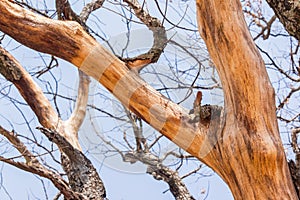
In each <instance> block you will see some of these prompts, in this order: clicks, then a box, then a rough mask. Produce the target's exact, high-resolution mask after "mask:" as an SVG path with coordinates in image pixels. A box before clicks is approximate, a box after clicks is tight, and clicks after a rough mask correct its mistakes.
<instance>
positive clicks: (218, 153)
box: [0, 0, 297, 200]
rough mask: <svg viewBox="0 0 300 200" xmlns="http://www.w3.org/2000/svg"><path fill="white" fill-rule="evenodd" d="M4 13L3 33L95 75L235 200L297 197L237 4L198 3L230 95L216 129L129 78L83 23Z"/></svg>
mask: <svg viewBox="0 0 300 200" xmlns="http://www.w3.org/2000/svg"><path fill="white" fill-rule="evenodd" d="M0 10H1V12H0V30H1V31H3V32H5V33H7V34H9V35H10V36H12V37H13V38H15V39H16V40H17V41H19V42H21V43H22V44H25V45H27V46H29V47H30V48H33V49H35V50H37V51H41V52H46V53H50V54H53V55H56V56H59V57H61V58H63V59H65V60H67V61H70V62H71V63H73V64H74V65H76V66H77V67H79V68H80V69H81V70H83V71H84V72H85V73H87V74H88V75H90V76H92V77H94V78H95V79H96V80H98V81H99V82H100V83H101V84H103V85H104V86H105V87H106V88H107V89H108V90H109V91H111V92H112V93H113V94H114V95H115V96H116V97H117V98H118V99H119V100H120V101H121V102H122V103H123V104H124V105H125V106H126V107H128V108H129V109H131V110H132V111H133V112H135V113H136V114H137V115H138V116H140V117H141V118H143V119H144V120H145V121H146V122H148V123H149V124H150V125H151V126H153V127H154V128H156V129H157V130H158V131H160V132H161V133H162V134H164V135H165V136H166V137H168V138H169V139H170V140H172V141H173V142H174V143H176V144H177V145H178V146H180V147H181V148H183V149H185V150H186V151H187V152H189V153H191V154H192V155H194V156H196V157H198V158H199V159H200V160H201V161H203V162H204V163H206V164H207V165H209V166H210V167H212V168H213V169H214V170H215V171H216V172H217V173H218V174H219V175H220V176H221V177H222V178H223V179H224V180H225V181H226V183H227V184H228V185H229V187H230V189H231V191H232V192H233V195H234V197H235V199H244V200H250V199H272V200H273V199H297V196H296V192H295V189H294V187H293V184H292V181H291V176H290V174H289V170H288V167H287V163H286V159H285V155H284V150H283V147H282V143H281V140H280V137H279V131H278V126H277V121H276V115H275V99H274V90H273V88H272V86H271V84H270V81H269V79H268V76H267V72H266V69H265V66H264V63H263V61H262V58H261V56H260V54H259V53H258V51H257V49H256V47H255V44H254V43H253V41H252V38H251V36H250V33H249V31H248V29H247V26H246V23H245V21H244V18H243V13H242V9H241V5H240V2H239V1H238V0H228V1H222V0H209V1H203V0H198V1H197V10H198V24H199V31H200V33H201V35H202V37H203V39H204V40H205V42H206V44H207V47H208V50H209V52H210V55H211V57H212V59H213V61H214V63H215V65H216V67H217V69H218V72H219V76H220V78H221V81H222V85H223V88H224V94H225V105H226V107H225V114H226V116H225V124H224V126H223V128H222V129H221V128H220V127H218V126H214V127H213V131H211V128H212V126H213V125H214V123H215V121H214V120H215V118H216V122H218V121H219V119H217V118H218V117H208V118H206V120H205V121H201V122H199V123H195V122H193V120H192V119H191V116H190V115H189V114H188V113H187V111H185V110H184V109H182V108H181V107H180V106H179V105H177V104H176V103H173V102H171V101H170V100H168V99H166V98H165V97H163V96H162V95H160V94H159V93H158V92H157V91H155V90H154V89H153V88H151V87H150V86H149V85H148V84H146V83H145V82H144V81H142V80H141V79H140V78H139V77H138V76H137V75H136V74H135V73H132V72H130V71H129V69H128V68H127V67H126V65H125V64H124V63H123V62H122V61H120V60H119V59H118V58H117V57H115V56H114V55H112V54H111V53H110V52H108V51H107V50H106V49H104V48H103V47H102V46H101V45H99V44H98V43H97V42H96V41H95V40H94V39H93V38H91V37H90V36H89V35H88V34H86V33H85V32H84V30H83V29H82V28H81V27H80V25H78V24H76V23H74V22H57V21H55V20H52V19H48V18H44V17H41V16H37V15H35V14H33V13H31V12H29V11H26V10H24V9H22V8H21V7H19V6H18V5H16V4H14V3H12V2H11V1H8V0H6V1H5V0H3V1H1V3H0ZM19 30H22V31H19ZM207 108H211V107H210V106H208V107H207ZM208 110H210V109H208ZM217 110H219V109H217ZM205 116H214V115H212V114H210V115H207V114H205ZM200 118H201V115H200ZM216 124H220V123H216ZM208 129H210V130H208ZM208 133H209V134H208ZM203 150H204V152H203Z"/></svg>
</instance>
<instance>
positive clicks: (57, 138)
mask: <svg viewBox="0 0 300 200" xmlns="http://www.w3.org/2000/svg"><path fill="white" fill-rule="evenodd" d="M40 130H41V131H42V132H43V133H44V134H45V135H46V136H47V137H48V138H49V139H50V140H51V141H53V142H54V143H56V144H59V145H60V146H63V147H64V148H63V150H62V151H63V153H62V154H61V155H62V156H61V161H62V166H63V168H64V171H65V172H66V173H67V176H68V179H69V184H70V187H71V188H72V190H73V191H74V192H75V193H78V194H81V195H82V197H83V199H86V200H89V199H95V200H103V199H105V197H106V191H105V188H104V185H103V182H102V180H101V179H100V177H99V175H98V173H97V170H96V169H95V168H94V166H93V165H92V163H91V161H90V160H89V159H88V158H87V157H86V156H85V155H84V154H83V153H82V152H80V151H79V150H77V149H75V148H74V147H73V146H72V145H71V144H70V143H69V142H68V141H67V140H66V139H65V138H64V137H62V136H61V135H60V134H58V133H57V132H56V131H53V130H48V129H44V128H40Z"/></svg>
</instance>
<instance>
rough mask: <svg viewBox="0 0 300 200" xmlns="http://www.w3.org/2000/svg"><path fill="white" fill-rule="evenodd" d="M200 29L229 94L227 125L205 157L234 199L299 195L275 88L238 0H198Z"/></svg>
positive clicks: (227, 100) (294, 196)
mask: <svg viewBox="0 0 300 200" xmlns="http://www.w3.org/2000/svg"><path fill="white" fill-rule="evenodd" d="M197 10H198V26H199V31H200V34H201V36H202V38H203V39H204V41H205V42H206V46H207V48H208V50H209V53H210V55H211V57H212V59H213V61H214V63H215V65H216V68H217V70H218V72H219V76H220V79H221V82H222V86H223V91H224V96H225V113H226V119H225V126H224V129H223V131H222V133H221V136H220V139H219V140H218V143H217V145H216V146H215V149H214V150H213V151H211V153H210V154H208V156H206V157H205V158H204V160H205V161H206V163H207V164H209V166H211V167H212V168H213V169H214V170H216V171H217V172H218V174H220V175H221V176H222V178H223V179H224V180H225V181H226V183H227V184H228V185H229V187H230V189H231V191H232V193H233V196H234V197H235V199H297V196H296V194H295V191H294V187H293V185H292V181H291V176H290V173H289V170H288V167H287V163H286V157H285V154H284V150H283V147H282V143H281V140H280V136H279V131H278V125H277V120H276V115H275V110H276V109H275V98H274V90H273V88H272V86H271V84H270V81H269V78H268V75H267V72H266V68H265V66H264V62H263V60H262V58H261V56H260V54H259V52H258V51H257V49H256V47H255V44H254V42H253V41H252V38H251V36H250V33H249V31H248V29H247V26H246V23H245V21H244V18H243V14H242V8H241V5H240V2H239V1H238V0H228V1H222V0H210V1H203V0H197Z"/></svg>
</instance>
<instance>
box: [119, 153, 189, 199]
mask: <svg viewBox="0 0 300 200" xmlns="http://www.w3.org/2000/svg"><path fill="white" fill-rule="evenodd" d="M124 161H125V162H130V163H135V162H137V161H140V162H142V163H143V164H145V165H147V173H148V174H150V175H151V176H153V178H155V179H156V180H162V181H164V182H166V183H167V184H168V185H169V188H170V192H171V193H172V195H173V196H174V197H175V199H176V200H195V198H194V197H193V196H192V195H191V194H190V192H189V190H188V189H187V187H186V185H185V184H184V183H183V181H182V178H181V177H180V176H179V174H178V173H177V171H174V170H172V169H171V168H169V167H167V166H165V165H163V164H162V161H161V160H160V159H159V158H158V157H156V156H155V155H153V154H151V153H147V152H146V153H145V152H128V153H126V154H125V155H124Z"/></svg>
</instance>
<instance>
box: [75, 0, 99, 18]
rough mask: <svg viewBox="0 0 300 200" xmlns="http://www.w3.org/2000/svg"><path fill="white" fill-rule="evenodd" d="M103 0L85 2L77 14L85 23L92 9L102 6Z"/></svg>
mask: <svg viewBox="0 0 300 200" xmlns="http://www.w3.org/2000/svg"><path fill="white" fill-rule="evenodd" d="M104 1H105V0H93V1H92V2H90V3H88V4H86V5H85V6H84V8H83V9H82V11H81V13H80V15H79V18H80V19H81V21H82V22H83V23H85V22H86V20H87V19H88V18H89V16H90V14H91V13H92V12H93V11H95V10H97V9H99V8H101V7H102V5H103V3H104Z"/></svg>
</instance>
